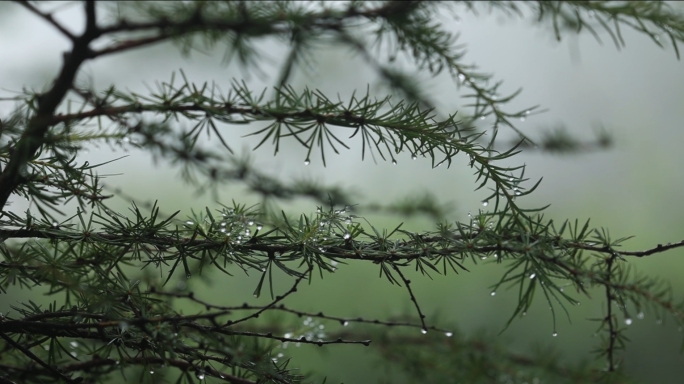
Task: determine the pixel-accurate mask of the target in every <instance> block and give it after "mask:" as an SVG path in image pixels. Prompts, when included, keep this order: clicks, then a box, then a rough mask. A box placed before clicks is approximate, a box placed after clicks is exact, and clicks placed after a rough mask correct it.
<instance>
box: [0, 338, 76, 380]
mask: <svg viewBox="0 0 684 384" xmlns="http://www.w3.org/2000/svg"><path fill="white" fill-rule="evenodd" d="M0 337H1V338H3V339H4V340H5V341H6V342H7V343H8V344H10V345H12V346H13V347H14V348H16V349H18V350H20V351H21V353H23V354H24V355H26V356H28V357H29V358H31V360H33V361H35V362H36V363H38V364H40V365H41V366H43V367H45V369H47V370H48V371H50V372H51V373H52V374H53V375H55V376H57V377H59V378H61V379H62V380H64V381H66V382H67V383H72V384H77V383H79V382H80V381H79V380H74V379H72V378H70V377H68V376H66V375H64V374H63V373H62V372H60V371H58V370H57V369H55V368H53V367H51V366H50V365H49V364H48V363H46V362H44V361H43V360H42V359H40V358H39V357H38V356H36V355H34V354H33V352H31V351H29V350H28V349H26V348H24V347H23V346H22V345H21V344H19V343H17V342H16V341H14V340H13V339H12V338H11V337H9V336H7V335H6V334H5V333H4V332H2V331H0Z"/></svg>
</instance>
